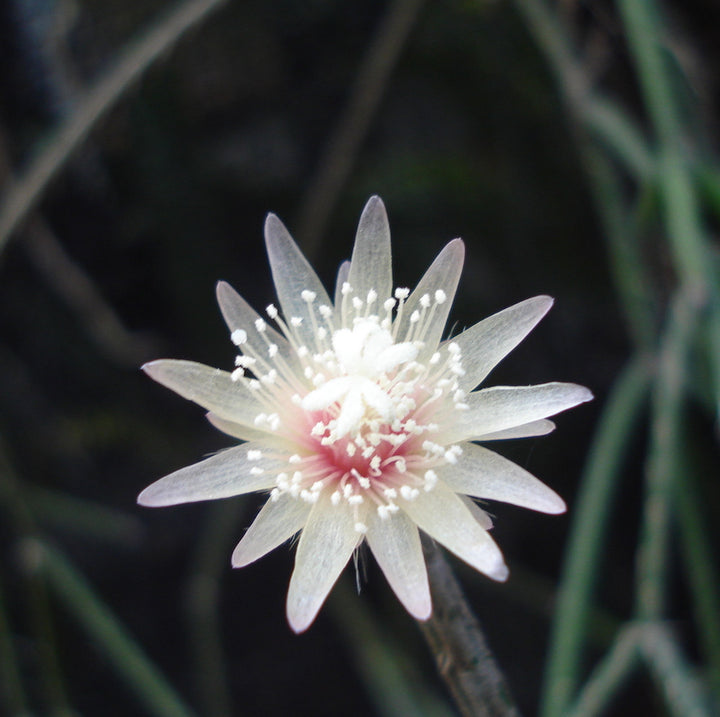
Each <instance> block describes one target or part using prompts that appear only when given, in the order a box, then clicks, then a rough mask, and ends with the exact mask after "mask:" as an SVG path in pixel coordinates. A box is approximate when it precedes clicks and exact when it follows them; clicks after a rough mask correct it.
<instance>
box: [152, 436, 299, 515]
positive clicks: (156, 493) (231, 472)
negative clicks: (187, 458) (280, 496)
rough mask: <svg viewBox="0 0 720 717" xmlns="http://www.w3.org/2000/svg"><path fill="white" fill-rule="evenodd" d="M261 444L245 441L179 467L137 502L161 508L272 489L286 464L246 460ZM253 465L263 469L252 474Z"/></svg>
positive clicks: (263, 460)
mask: <svg viewBox="0 0 720 717" xmlns="http://www.w3.org/2000/svg"><path fill="white" fill-rule="evenodd" d="M263 447H264V446H263V444H262V443H245V444H243V445H242V446H236V447H235V448H228V450H226V451H223V452H222V453H218V454H216V455H214V456H212V458H207V459H205V460H204V461H200V463H195V464H193V465H191V466H187V467H185V468H181V469H180V470H179V471H175V472H174V473H171V474H170V475H167V476H165V477H164V478H161V479H160V480H158V481H155V482H154V483H152V484H151V485H149V486H148V487H147V488H145V490H144V491H143V492H142V493H140V495H139V496H138V503H140V505H145V506H147V507H149V508H160V507H162V506H166V505H178V504H180V503H194V502H196V501H199V500H215V499H217V498H229V497H231V496H234V495H241V494H243V493H251V492H253V491H256V490H265V489H267V488H271V487H272V486H273V485H275V477H276V475H277V472H278V470H281V468H282V466H283V465H285V464H284V463H282V462H280V461H278V460H274V459H267V458H261V459H260V460H253V461H250V460H249V459H248V457H247V454H248V451H249V450H260V451H262V448H263ZM253 468H259V469H261V470H262V471H263V472H262V473H261V474H259V475H254V474H253V473H252V469H253Z"/></svg>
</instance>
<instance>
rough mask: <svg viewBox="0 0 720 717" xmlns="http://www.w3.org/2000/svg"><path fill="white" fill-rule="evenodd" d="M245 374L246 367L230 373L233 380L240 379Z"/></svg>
mask: <svg viewBox="0 0 720 717" xmlns="http://www.w3.org/2000/svg"><path fill="white" fill-rule="evenodd" d="M244 375H245V369H244V368H236V369H235V370H234V371H233V372H232V373H231V374H230V380H231V381H239V380H240V379H241V378H242V377H243V376H244Z"/></svg>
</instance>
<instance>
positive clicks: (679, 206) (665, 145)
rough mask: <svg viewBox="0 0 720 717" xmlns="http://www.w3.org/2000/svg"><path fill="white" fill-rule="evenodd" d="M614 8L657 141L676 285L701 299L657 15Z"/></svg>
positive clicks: (624, 1) (695, 211)
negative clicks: (679, 282) (679, 283)
mask: <svg viewBox="0 0 720 717" xmlns="http://www.w3.org/2000/svg"><path fill="white" fill-rule="evenodd" d="M618 7H619V10H620V13H621V15H622V18H623V23H624V26H625V31H626V33H627V39H628V46H629V49H630V53H631V54H632V56H633V57H634V59H635V65H636V69H637V73H638V79H639V81H640V86H641V88H642V91H643V94H644V96H645V104H646V106H647V109H648V113H649V115H650V119H651V121H652V124H653V127H654V129H655V134H656V136H657V140H658V145H659V167H658V169H659V178H660V188H661V191H662V192H663V195H664V200H665V213H666V224H667V231H668V237H669V239H670V243H671V246H672V248H673V251H674V254H675V263H676V265H677V268H678V270H679V271H680V275H681V277H682V282H683V283H685V284H686V285H687V286H689V287H693V290H694V291H695V292H697V295H698V296H699V297H701V298H704V296H705V293H706V292H707V290H708V285H709V282H708V278H709V277H708V256H707V247H706V245H705V241H704V236H703V230H702V225H701V220H700V209H699V205H698V202H697V197H696V194H695V190H694V187H693V181H692V177H691V174H690V169H689V166H688V163H687V161H686V160H685V158H684V154H685V152H684V148H683V145H682V141H683V136H682V133H683V128H682V123H681V120H680V112H679V109H678V106H677V103H676V101H675V97H674V96H673V92H672V79H671V75H670V72H669V69H668V67H667V61H666V58H665V55H664V52H665V48H664V47H663V45H662V44H661V40H660V38H661V29H660V22H659V9H658V7H657V5H656V4H655V3H654V2H653V1H652V0H618Z"/></svg>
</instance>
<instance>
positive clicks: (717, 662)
mask: <svg viewBox="0 0 720 717" xmlns="http://www.w3.org/2000/svg"><path fill="white" fill-rule="evenodd" d="M682 474H683V475H684V476H685V478H684V480H683V482H682V485H680V484H678V483H676V484H675V491H674V494H673V495H674V499H675V505H676V508H677V516H678V523H679V528H680V542H681V548H682V552H683V557H684V563H685V567H686V570H687V574H688V579H689V581H690V589H691V591H692V596H693V608H694V610H695V624H696V625H697V628H698V630H697V631H698V640H699V641H700V645H701V648H702V650H703V652H704V653H705V659H706V661H707V664H708V679H709V683H710V687H711V689H712V690H713V692H714V693H715V699H716V700H717V703H718V705H720V588H719V587H718V580H717V575H716V572H715V566H714V561H713V555H712V550H711V548H710V545H709V544H708V538H707V536H708V532H707V530H706V529H705V527H706V525H707V523H706V520H705V517H706V516H705V515H704V514H703V513H704V511H703V510H702V508H701V505H700V501H699V496H698V494H697V490H698V487H697V481H695V480H693V475H692V471H691V470H683V471H682Z"/></svg>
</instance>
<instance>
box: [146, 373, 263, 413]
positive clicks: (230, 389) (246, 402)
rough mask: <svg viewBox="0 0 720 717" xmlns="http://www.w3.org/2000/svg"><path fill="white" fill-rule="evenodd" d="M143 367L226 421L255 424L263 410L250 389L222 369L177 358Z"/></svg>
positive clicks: (154, 377)
mask: <svg viewBox="0 0 720 717" xmlns="http://www.w3.org/2000/svg"><path fill="white" fill-rule="evenodd" d="M142 368H143V371H145V373H146V374H147V375H148V376H150V378H152V379H154V380H155V381H157V382H158V383H161V384H162V385H163V386H166V387H167V388H170V389H172V390H173V391H175V393H179V394H180V395H181V396H182V397H183V398H187V399H188V400H190V401H194V402H195V403H197V404H199V405H200V406H202V407H203V408H206V409H207V410H208V411H212V412H213V413H215V414H217V415H218V416H219V417H220V418H224V419H225V420H227V421H232V422H233V423H239V424H241V425H244V426H248V427H254V425H255V423H254V421H255V416H257V415H258V413H260V412H261V411H262V408H261V405H260V404H259V403H258V401H257V399H256V398H255V396H253V395H252V394H251V393H250V389H248V388H247V387H246V386H245V384H243V382H242V381H233V380H232V379H231V378H230V374H229V373H228V372H227V371H221V370H220V369H219V368H212V367H210V366H205V365H204V364H201V363H196V362H195V361H180V360H176V359H158V360H157V361H151V362H150V363H146V364H145V365H144V366H143V367H142Z"/></svg>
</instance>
